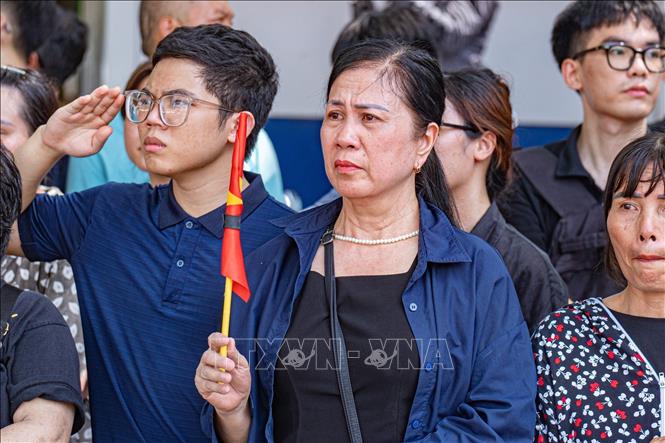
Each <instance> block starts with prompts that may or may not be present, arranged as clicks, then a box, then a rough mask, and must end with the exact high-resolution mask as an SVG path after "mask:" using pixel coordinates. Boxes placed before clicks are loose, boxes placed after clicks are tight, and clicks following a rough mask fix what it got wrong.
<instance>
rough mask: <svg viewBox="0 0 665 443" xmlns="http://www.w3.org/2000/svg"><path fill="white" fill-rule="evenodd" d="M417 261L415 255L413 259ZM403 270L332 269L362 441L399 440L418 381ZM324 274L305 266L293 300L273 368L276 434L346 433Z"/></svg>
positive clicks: (292, 437) (338, 437) (299, 437)
mask: <svg viewBox="0 0 665 443" xmlns="http://www.w3.org/2000/svg"><path fill="white" fill-rule="evenodd" d="M414 264H415V263H414ZM412 272H413V267H412V269H411V270H410V271H409V272H407V273H405V274H398V275H382V276H362V277H361V276H354V277H338V278H337V279H336V281H337V296H338V298H337V303H338V315H339V320H340V324H341V326H342V331H343V333H344V339H345V342H346V346H347V351H348V364H349V373H350V378H351V384H352V386H353V394H354V397H355V403H356V407H357V410H358V419H359V421H360V428H361V432H362V435H363V439H364V440H365V441H371V442H396V441H402V439H403V437H404V432H405V430H406V425H407V422H408V418H409V412H410V410H411V403H412V401H413V396H414V394H415V392H416V387H417V384H418V369H417V368H418V367H419V366H420V358H419V354H418V347H417V345H416V342H415V340H414V336H413V333H412V331H411V328H410V327H409V323H408V321H407V319H406V316H405V314H404V308H403V306H402V293H403V292H404V289H405V288H406V284H407V282H408V280H409V277H410V275H411V273H412ZM329 318H330V317H329V307H328V301H327V297H326V295H325V290H324V278H323V276H321V275H320V274H318V273H315V272H310V273H309V274H308V276H307V279H306V281H305V285H304V287H303V290H302V293H301V295H300V297H299V299H298V300H297V302H296V306H295V308H294V314H293V318H292V319H291V325H290V327H289V330H288V332H287V334H286V338H285V340H284V343H283V344H282V347H281V348H280V351H279V358H278V360H277V365H276V370H275V399H274V402H273V414H274V417H275V428H274V437H275V441H277V442H313V441H316V442H319V443H324V442H331V443H332V442H335V443H337V442H345V441H349V437H348V433H347V428H346V421H345V419H344V409H343V407H342V402H341V397H340V394H339V388H338V384H337V376H336V374H335V372H334V370H332V369H331V367H333V366H334V357H333V354H332V348H331V347H330V345H329V341H330V321H329Z"/></svg>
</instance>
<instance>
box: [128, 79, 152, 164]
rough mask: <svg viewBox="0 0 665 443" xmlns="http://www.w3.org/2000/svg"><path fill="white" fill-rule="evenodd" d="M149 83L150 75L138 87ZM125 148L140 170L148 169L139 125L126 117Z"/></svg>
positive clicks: (141, 87) (140, 87)
mask: <svg viewBox="0 0 665 443" xmlns="http://www.w3.org/2000/svg"><path fill="white" fill-rule="evenodd" d="M146 83H148V77H146V78H145V79H143V81H141V83H139V85H138V87H137V88H136V89H143V88H144V87H145V85H146ZM124 134H125V150H126V151H127V156H128V157H129V159H130V160H131V161H132V163H134V164H135V165H136V166H137V167H138V168H139V169H140V170H142V171H146V170H147V169H146V165H145V158H144V157H143V146H142V144H141V137H139V126H138V125H136V124H134V123H132V122H130V121H129V120H128V119H125V132H124Z"/></svg>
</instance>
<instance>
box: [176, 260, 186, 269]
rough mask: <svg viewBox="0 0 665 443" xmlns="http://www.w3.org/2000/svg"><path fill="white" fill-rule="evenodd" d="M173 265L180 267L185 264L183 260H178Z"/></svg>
mask: <svg viewBox="0 0 665 443" xmlns="http://www.w3.org/2000/svg"><path fill="white" fill-rule="evenodd" d="M175 265H176V266H177V267H179V268H182V267H183V266H185V262H184V261H183V260H178V261H177V262H175Z"/></svg>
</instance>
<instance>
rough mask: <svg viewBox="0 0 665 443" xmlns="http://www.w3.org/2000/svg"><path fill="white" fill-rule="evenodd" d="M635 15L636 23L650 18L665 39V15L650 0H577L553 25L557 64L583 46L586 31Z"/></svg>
mask: <svg viewBox="0 0 665 443" xmlns="http://www.w3.org/2000/svg"><path fill="white" fill-rule="evenodd" d="M631 17H634V18H635V20H637V22H638V23H639V22H640V21H641V20H644V19H647V20H649V21H650V22H651V23H652V24H653V26H654V27H655V28H656V30H657V31H658V36H659V38H660V43H661V44H663V42H664V41H665V17H664V14H663V11H662V9H661V8H660V7H659V6H658V4H657V2H655V1H653V0H602V1H588V0H577V1H574V2H573V3H571V4H570V5H568V6H567V7H566V9H564V10H563V11H562V12H561V13H560V14H559V15H558V16H557V18H556V21H555V22H554V27H553V28H552V38H551V44H552V53H553V54H554V58H555V59H556V62H557V64H558V65H559V67H561V63H563V61H564V60H565V59H567V58H571V57H572V56H573V55H575V54H576V53H577V52H579V51H581V50H583V49H584V45H585V44H586V37H587V35H588V33H589V31H591V30H593V29H596V28H600V27H603V26H612V25H618V24H620V23H623V22H624V21H626V20H628V19H629V18H631Z"/></svg>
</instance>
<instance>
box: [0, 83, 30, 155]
mask: <svg viewBox="0 0 665 443" xmlns="http://www.w3.org/2000/svg"><path fill="white" fill-rule="evenodd" d="M0 103H2V106H0V141H1V142H2V144H4V145H5V146H6V147H7V149H8V150H9V151H11V152H14V151H16V149H18V148H19V147H21V146H23V144H24V143H25V142H26V141H27V140H28V137H30V135H31V133H30V128H29V127H28V125H27V124H26V122H25V121H24V120H23V117H22V114H21V110H22V109H23V97H22V96H21V93H20V92H18V91H17V90H16V88H12V87H6V86H5V87H2V88H0Z"/></svg>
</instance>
